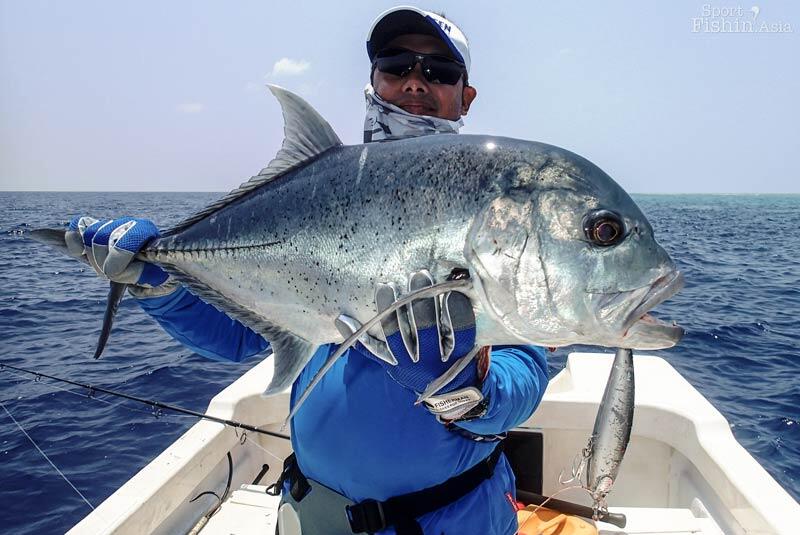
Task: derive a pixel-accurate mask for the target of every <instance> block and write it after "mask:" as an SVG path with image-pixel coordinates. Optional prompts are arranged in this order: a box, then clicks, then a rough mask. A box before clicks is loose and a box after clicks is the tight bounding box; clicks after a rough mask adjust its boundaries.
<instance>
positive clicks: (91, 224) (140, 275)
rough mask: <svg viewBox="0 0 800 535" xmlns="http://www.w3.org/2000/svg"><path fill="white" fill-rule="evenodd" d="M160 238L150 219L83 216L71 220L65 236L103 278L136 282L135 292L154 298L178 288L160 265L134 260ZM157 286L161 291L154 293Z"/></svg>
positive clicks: (74, 252)
mask: <svg viewBox="0 0 800 535" xmlns="http://www.w3.org/2000/svg"><path fill="white" fill-rule="evenodd" d="M158 237H159V232H158V228H157V227H156V226H155V224H154V223H153V222H152V221H150V220H149V219H138V218H133V217H121V218H119V219H109V220H97V219H94V218H92V217H80V216H79V217H75V218H74V219H73V220H72V221H70V223H69V229H68V230H67V233H66V235H65V238H64V239H65V240H66V242H67V248H68V249H69V252H70V254H71V255H72V256H74V257H76V258H79V257H81V255H84V254H85V255H86V258H87V260H88V261H89V265H91V266H92V267H93V268H94V270H95V271H96V272H97V274H98V275H100V276H101V277H103V278H106V279H109V280H112V281H114V282H120V283H124V284H130V285H133V287H131V290H132V293H133V294H134V295H137V296H142V297H144V296H151V297H154V296H156V295H166V294H168V293H170V292H172V291H174V290H175V289H176V288H177V287H178V284H177V283H175V282H173V281H171V280H170V277H169V275H168V274H167V272H165V271H164V270H163V269H161V268H160V267H158V266H156V265H154V264H150V263H147V262H141V261H139V260H134V257H135V256H136V253H138V252H139V251H140V250H141V248H142V247H143V246H144V245H145V244H147V242H149V241H150V240H153V239H155V238H158ZM136 287H139V288H136ZM153 289H158V291H157V292H155V293H154V292H153ZM137 290H139V291H138V292H137ZM140 294H142V295H140Z"/></svg>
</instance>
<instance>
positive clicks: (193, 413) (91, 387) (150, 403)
mask: <svg viewBox="0 0 800 535" xmlns="http://www.w3.org/2000/svg"><path fill="white" fill-rule="evenodd" d="M5 368H8V369H9V370H15V371H18V372H22V373H27V374H29V375H33V376H35V377H36V379H35V380H38V379H40V378H42V377H44V378H46V379H51V380H53V381H59V382H61V383H66V384H68V385H73V386H77V387H80V388H85V389H86V390H88V391H89V393H88V397H92V395H93V394H94V393H95V392H102V393H104V394H109V395H111V396H116V397H120V398H123V399H128V400H131V401H136V402H137V403H143V404H144V405H148V406H150V407H153V408H155V409H162V410H168V411H173V412H177V413H180V414H188V415H189V416H196V417H197V418H200V419H202V420H209V421H212V422H217V423H220V424H224V425H228V426H231V427H234V428H237V429H244V430H245V431H252V432H253V433H261V434H263V435H269V436H271V437H276V438H282V439H284V440H290V437H289V435H284V434H283V433H276V432H275V431H267V430H265V429H259V428H257V427H254V426H252V425H248V424H244V423H242V422H237V421H236V420H226V419H225V418H218V417H216V416H211V415H210V414H205V413H203V412H197V411H193V410H191V409H185V408H183V407H178V406H177V405H170V404H169V403H162V402H160V401H155V400H150V399H144V398H140V397H137V396H132V395H130V394H125V393H124V392H117V391H115V390H111V389H108V388H103V387H101V386H94V385H89V384H84V383H78V382H76V381H70V380H69V379H63V378H61V377H56V376H54V375H47V374H46V373H42V372H37V371H33V370H26V369H25V368H20V367H19V366H12V365H11V364H6V363H4V362H0V371H2V370H4V369H5Z"/></svg>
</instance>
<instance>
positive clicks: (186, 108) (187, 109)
mask: <svg viewBox="0 0 800 535" xmlns="http://www.w3.org/2000/svg"><path fill="white" fill-rule="evenodd" d="M176 109H177V110H178V111H179V112H181V113H200V112H201V111H203V110H204V109H206V107H205V105H204V104H201V103H200V102H183V103H182V104H178V106H177V108H176Z"/></svg>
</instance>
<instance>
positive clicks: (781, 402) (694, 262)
mask: <svg viewBox="0 0 800 535" xmlns="http://www.w3.org/2000/svg"><path fill="white" fill-rule="evenodd" d="M216 197H218V194H209V193H190V194H162V193H8V192H6V193H2V192H0V266H1V267H0V333H2V334H0V361H2V362H5V363H8V364H12V365H15V366H22V367H26V368H31V369H34V370H37V371H41V372H42V373H47V374H52V375H57V376H62V377H66V378H70V379H72V380H76V381H80V382H84V383H92V384H96V385H100V386H104V387H106V388H111V389H117V390H120V391H123V392H127V393H131V394H133V395H137V396H140V397H144V398H148V399H157V400H159V401H163V402H166V403H173V404H177V405H181V406H184V407H187V408H190V409H194V410H200V411H202V410H204V409H205V407H206V406H207V404H208V401H209V400H210V399H211V397H213V396H214V395H215V394H216V393H217V392H218V391H219V390H221V389H222V388H223V387H224V386H226V385H228V384H229V383H230V382H232V381H233V380H235V379H236V378H237V377H238V376H240V375H241V374H242V373H244V372H245V371H246V370H247V369H249V368H250V367H251V366H253V365H255V364H256V363H257V359H251V360H250V361H247V362H245V363H243V364H226V363H220V362H213V361H209V360H206V359H203V358H202V357H199V356H197V355H194V354H192V353H191V352H189V351H188V350H186V349H185V348H183V347H182V346H181V345H180V344H178V343H177V342H175V341H173V340H172V339H171V338H169V337H168V336H167V335H165V334H164V333H163V332H162V331H161V330H160V328H159V327H158V326H157V325H156V324H155V323H154V322H153V321H152V320H150V318H149V317H148V316H147V315H146V314H144V313H143V312H142V311H141V310H139V308H138V307H137V306H136V304H135V303H134V302H133V301H132V300H130V299H128V300H126V301H124V302H123V304H122V307H121V310H120V313H119V315H118V319H117V322H116V324H115V327H114V331H113V333H112V335H111V339H110V341H109V345H108V347H107V348H106V352H105V354H104V356H103V358H102V359H100V360H97V361H95V360H93V359H92V358H91V355H92V353H93V351H94V346H95V343H96V339H97V333H98V331H99V327H100V322H101V318H102V313H103V309H104V306H105V296H106V292H107V285H106V284H105V283H103V282H102V281H100V280H99V279H98V278H97V277H96V276H95V275H94V273H93V272H92V271H91V270H90V269H89V268H88V267H87V266H85V265H83V264H80V263H78V262H76V261H74V260H71V259H69V258H67V257H64V256H61V255H59V254H56V253H55V252H53V251H51V250H49V249H48V248H46V247H44V246H41V245H39V244H36V243H34V242H31V241H29V240H27V239H25V238H23V237H22V235H21V231H23V230H25V229H28V228H35V227H39V226H55V225H58V224H62V223H64V222H65V221H66V220H67V219H69V217H70V216H71V215H74V214H90V215H94V216H95V217H111V216H116V215H121V214H136V215H140V216H143V217H149V218H152V219H154V220H155V221H156V222H157V223H158V224H159V225H160V226H162V227H165V226H167V225H168V224H170V223H172V222H175V221H177V220H179V219H181V218H182V217H184V216H186V215H188V214H190V213H192V212H193V211H194V210H196V209H198V208H200V207H202V206H204V205H205V204H207V203H208V202H210V201H212V200H213V199H215V198H216ZM634 197H635V199H636V201H637V202H638V203H639V205H640V207H641V208H642V210H643V211H644V212H645V214H647V216H648V218H649V219H650V222H651V223H652V224H653V227H654V228H655V230H656V236H657V238H658V240H659V242H660V243H661V244H662V245H663V246H664V247H665V248H666V249H667V250H668V251H669V253H670V254H671V255H672V257H673V258H674V259H675V261H676V262H677V263H678V265H679V267H680V268H681V269H682V270H683V271H684V273H685V275H686V281H687V284H686V287H685V289H684V290H683V291H682V292H681V293H679V294H678V295H676V296H675V297H673V298H672V299H671V300H669V301H668V302H666V303H664V304H662V305H661V306H659V307H658V308H657V310H656V313H657V315H659V316H661V317H664V318H669V319H674V320H677V321H678V322H679V323H680V324H681V325H683V326H684V327H685V328H686V329H687V334H686V336H685V338H684V339H683V341H682V342H681V344H680V345H679V346H678V347H676V348H673V349H670V350H666V351H661V352H659V353H660V354H661V355H662V356H664V357H665V358H667V359H668V360H669V362H670V363H671V364H672V365H673V366H674V367H675V368H677V369H678V370H679V371H680V372H681V373H682V374H683V375H684V376H685V377H686V378H687V379H688V380H689V382H691V383H692V384H693V385H694V386H695V387H696V388H697V389H698V390H700V392H701V393H702V394H703V395H705V396H706V397H707V398H708V399H709V400H710V401H711V402H712V403H713V404H714V405H715V406H716V407H717V408H718V409H719V410H720V411H721V412H722V414H723V415H724V416H725V417H726V418H727V419H728V421H729V422H730V424H731V427H732V430H733V433H734V435H735V436H736V438H737V439H738V440H739V442H741V443H742V445H743V446H744V447H745V448H746V449H747V450H748V451H749V452H750V453H751V454H752V455H753V456H754V457H755V458H756V459H757V460H758V461H759V462H760V463H761V464H762V465H763V466H764V467H765V468H766V470H767V471H768V472H769V473H770V474H771V475H772V476H773V477H774V478H775V479H776V480H777V481H778V482H779V483H780V484H781V485H783V487H784V488H786V489H787V490H788V491H789V493H790V494H792V496H794V497H795V498H796V499H800V479H799V477H798V476H800V380H798V377H800V319H798V313H800V255H798V251H800V196H772V195H769V196H767V195H765V196H721V195H673V196H649V195H636V196H634ZM578 349H581V348H578ZM573 350H574V349H573ZM568 352H569V350H567V349H561V350H559V351H558V352H556V353H555V354H553V355H552V358H551V363H550V366H551V370H550V371H551V375H554V374H555V373H557V372H558V371H559V370H560V369H561V368H562V367H563V366H564V361H565V357H566V355H567V353H568ZM59 388H63V385H62V386H60V387H59ZM84 394H85V392H84V391H82V390H80V389H71V391H65V390H59V389H56V388H54V387H53V386H52V383H51V382H49V381H41V382H33V381H31V380H30V379H29V378H28V377H21V376H19V375H15V374H14V373H12V372H10V371H9V370H8V369H6V370H3V371H0V402H2V403H3V404H4V405H5V406H6V407H7V408H8V410H9V411H11V414H13V416H14V417H15V418H16V419H17V420H18V421H19V422H20V423H21V424H22V425H23V427H24V428H25V430H26V431H27V432H28V433H29V434H30V436H31V437H33V439H34V440H35V441H36V442H37V443H38V444H39V446H40V447H41V448H42V449H43V450H44V451H45V453H47V455H48V456H49V457H50V458H51V459H52V460H53V462H54V463H55V464H56V466H58V467H59V468H60V469H61V470H62V471H63V472H64V474H66V475H67V477H68V478H69V479H70V481H71V482H72V483H73V484H74V485H75V486H76V487H77V488H78V490H80V492H81V493H82V494H83V495H84V496H85V497H86V498H87V499H88V501H89V502H90V503H92V504H93V505H95V506H96V505H98V504H99V503H101V502H102V501H103V500H104V499H105V498H106V497H108V496H109V495H110V494H111V493H112V492H113V491H114V490H115V489H117V488H118V487H119V486H120V485H122V484H123V483H124V482H125V481H127V480H128V479H129V478H130V477H131V476H133V475H134V474H135V473H136V472H137V471H138V470H139V469H141V468H142V467H143V466H145V465H146V464H147V463H148V462H149V461H150V460H151V459H152V458H153V457H155V456H156V455H157V454H158V453H159V452H161V451H162V450H163V449H164V448H165V447H167V446H168V445H169V444H171V443H172V442H173V441H174V440H175V439H176V438H177V437H178V436H180V435H181V434H182V433H183V432H184V431H185V430H186V429H187V428H188V427H189V426H191V425H192V424H193V423H195V421H196V419H195V418H192V417H185V416H178V415H173V414H168V413H165V414H164V415H162V416H160V417H158V418H157V417H156V416H154V415H153V414H152V413H151V411H149V410H148V409H147V408H146V407H143V406H139V405H135V404H131V403H127V402H121V401H120V400H119V399H116V398H113V397H109V396H102V395H98V396H96V397H95V398H94V399H89V398H87V397H86V396H85V395H84ZM89 512H90V509H89V506H88V505H87V504H86V503H85V502H84V501H83V500H82V499H81V498H80V497H79V496H78V495H77V494H76V493H75V492H74V491H73V490H72V489H71V488H70V487H69V486H68V485H67V484H66V483H65V482H64V480H63V479H61V478H60V477H59V476H58V474H57V473H56V472H55V470H54V469H53V468H52V467H51V466H50V465H49V464H48V463H47V462H46V461H45V459H44V458H43V457H42V456H41V455H40V454H39V453H38V452H37V451H36V449H35V448H34V447H33V446H32V445H31V444H30V442H29V441H28V440H27V439H26V438H25V436H24V435H23V434H22V433H21V432H20V431H19V430H18V428H17V426H16V425H14V423H13V422H12V421H11V419H10V418H9V417H8V416H7V415H6V413H5V412H4V411H0V519H2V522H0V524H1V525H0V532H7V533H17V534H34V533H35V534H39V533H61V532H64V531H65V530H67V529H69V528H70V527H71V526H72V525H74V524H75V523H76V522H78V521H79V520H80V519H81V518H82V517H83V516H85V515H86V514H87V513H89Z"/></svg>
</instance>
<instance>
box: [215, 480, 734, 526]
mask: <svg viewBox="0 0 800 535" xmlns="http://www.w3.org/2000/svg"><path fill="white" fill-rule="evenodd" d="M266 488H267V487H266V486H263V485H242V486H241V488H239V490H235V491H233V492H232V493H231V495H230V496H229V497H228V499H227V500H226V501H225V503H224V504H223V505H222V507H221V508H220V509H219V511H217V513H216V514H215V515H214V516H212V517H211V519H210V520H209V522H208V523H207V524H206V525H205V527H204V528H203V530H202V531H201V533H202V534H203V535H256V534H258V535H264V534H268V535H272V534H273V533H275V527H276V525H277V521H278V503H279V502H280V496H270V495H269V494H267V493H266V492H265V490H266ZM613 511H614V512H615V513H622V514H624V515H625V516H626V517H627V519H628V523H627V525H626V526H625V528H624V529H621V528H618V527H616V526H612V525H610V524H606V523H604V522H598V523H597V527H598V529H599V531H600V533H601V535H611V534H614V535H623V534H630V535H633V534H640V533H641V534H647V533H658V534H659V535H689V534H695V535H724V533H723V531H722V530H721V529H720V528H719V526H717V524H716V522H714V520H713V519H712V518H710V517H708V516H705V513H704V512H703V510H702V507H700V508H698V509H697V510H696V511H693V510H692V509H673V508H654V507H614V508H613Z"/></svg>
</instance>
